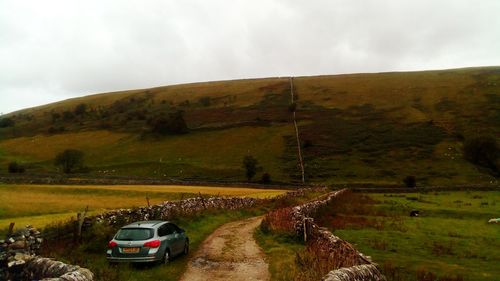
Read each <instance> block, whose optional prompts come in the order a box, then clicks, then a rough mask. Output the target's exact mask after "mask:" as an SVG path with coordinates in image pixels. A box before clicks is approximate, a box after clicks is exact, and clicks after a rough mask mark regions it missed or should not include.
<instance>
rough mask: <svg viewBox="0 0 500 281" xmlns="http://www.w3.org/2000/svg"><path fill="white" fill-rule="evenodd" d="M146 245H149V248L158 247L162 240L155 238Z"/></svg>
mask: <svg viewBox="0 0 500 281" xmlns="http://www.w3.org/2000/svg"><path fill="white" fill-rule="evenodd" d="M144 247H149V248H158V247H160V240H153V241H149V242H146V243H144Z"/></svg>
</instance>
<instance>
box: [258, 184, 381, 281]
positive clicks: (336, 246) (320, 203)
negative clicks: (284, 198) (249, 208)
mask: <svg viewBox="0 0 500 281" xmlns="http://www.w3.org/2000/svg"><path fill="white" fill-rule="evenodd" d="M346 192H350V191H349V190H348V189H342V190H339V191H334V192H330V193H328V194H326V195H324V196H322V197H320V198H318V199H316V200H313V201H310V202H308V203H305V204H302V205H299V206H295V207H293V208H291V210H290V211H286V209H283V210H277V211H275V212H273V213H275V214H273V213H270V214H268V215H267V216H266V218H265V219H264V222H265V223H266V224H268V225H274V226H280V225H285V226H288V225H290V226H293V231H294V232H295V234H296V235H297V236H298V237H303V238H304V240H306V242H307V248H308V249H314V250H315V255H316V257H317V258H320V259H322V260H326V261H328V266H329V268H331V269H332V271H330V272H329V273H328V274H327V275H326V276H324V277H323V280H325V281H334V280H335V281H337V280H341V281H357V280H363V281H369V280H373V281H380V280H385V277H384V276H383V275H382V273H381V272H380V271H379V270H378V268H377V266H376V264H374V263H373V262H372V261H371V258H370V257H368V256H365V255H363V254H362V253H361V252H359V251H358V250H356V249H355V248H354V247H353V246H352V245H351V244H350V243H349V242H347V241H345V240H342V239H341V238H339V237H337V236H335V235H333V233H331V232H330V231H328V230H327V229H326V228H323V227H320V226H318V225H317V224H315V223H314V220H313V218H312V217H313V216H314V215H315V214H316V213H317V212H318V211H319V210H320V209H321V208H322V207H324V206H325V205H328V204H330V203H331V202H332V201H333V200H334V199H336V198H337V197H338V196H341V195H342V194H344V193H346ZM283 211H286V212H283ZM280 212H281V213H283V214H289V215H287V216H283V215H280ZM283 218H288V219H290V220H291V222H289V223H283V222H279V221H274V222H273V221H269V220H276V219H279V220H282V219H283ZM277 228H278V229H279V227H277Z"/></svg>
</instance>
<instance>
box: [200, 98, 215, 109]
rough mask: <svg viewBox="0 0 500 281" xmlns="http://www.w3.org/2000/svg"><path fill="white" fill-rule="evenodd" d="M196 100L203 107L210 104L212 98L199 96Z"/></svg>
mask: <svg viewBox="0 0 500 281" xmlns="http://www.w3.org/2000/svg"><path fill="white" fill-rule="evenodd" d="M198 102H199V103H200V104H201V105H203V106H205V107H206V106H210V104H212V100H211V99H210V97H201V98H199V99H198Z"/></svg>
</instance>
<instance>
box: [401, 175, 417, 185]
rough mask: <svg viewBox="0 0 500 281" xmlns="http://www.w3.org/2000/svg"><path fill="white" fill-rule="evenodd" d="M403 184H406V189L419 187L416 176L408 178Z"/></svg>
mask: <svg viewBox="0 0 500 281" xmlns="http://www.w3.org/2000/svg"><path fill="white" fill-rule="evenodd" d="M403 183H404V184H405V186H406V187H411V188H413V187H416V186H417V179H416V178H415V177H414V176H406V177H405V178H404V179H403Z"/></svg>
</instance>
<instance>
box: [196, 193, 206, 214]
mask: <svg viewBox="0 0 500 281" xmlns="http://www.w3.org/2000/svg"><path fill="white" fill-rule="evenodd" d="M198 194H199V195H200V198H201V203H202V204H203V208H205V210H206V209H207V205H205V199H203V196H202V195H201V192H198Z"/></svg>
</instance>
